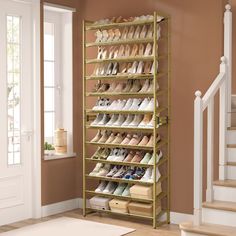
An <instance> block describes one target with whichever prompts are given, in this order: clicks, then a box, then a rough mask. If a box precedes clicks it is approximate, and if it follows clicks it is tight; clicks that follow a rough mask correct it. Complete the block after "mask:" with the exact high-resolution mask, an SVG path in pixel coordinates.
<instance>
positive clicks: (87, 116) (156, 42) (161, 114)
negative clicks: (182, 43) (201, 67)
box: [83, 12, 170, 228]
mask: <svg viewBox="0 0 236 236" xmlns="http://www.w3.org/2000/svg"><path fill="white" fill-rule="evenodd" d="M157 15H159V14H158V13H157V12H154V13H153V20H146V21H135V22H123V23H108V24H103V25H101V24H99V25H96V24H93V22H91V21H84V22H83V215H84V216H86V215H87V214H89V213H93V212H98V213H105V214H113V215H117V216H121V217H122V218H124V217H129V218H131V217H133V218H141V219H146V220H150V221H152V224H153V227H154V228H156V227H157V226H160V225H163V224H168V223H170V148H169V147H170V17H169V16H165V17H164V19H163V20H162V21H160V22H159V23H156V22H157ZM162 15H163V14H162ZM151 24H153V30H154V33H153V37H152V38H147V39H127V40H121V39H120V40H119V41H110V42H89V40H88V38H89V39H90V41H91V35H92V34H94V32H95V31H96V30H104V29H112V28H115V29H116V28H120V29H122V28H124V27H126V26H138V25H140V26H142V25H151ZM157 24H160V27H161V30H162V32H163V33H162V35H161V37H160V38H159V39H157V34H158V32H157ZM141 43H142V44H147V43H153V54H154V55H151V56H148V57H147V56H145V57H144V56H143V57H140V56H136V57H132V58H131V57H127V58H124V57H122V58H116V59H104V60H102V59H93V58H92V59H91V58H87V57H89V56H90V57H91V55H94V53H90V51H89V50H91V49H92V48H94V49H95V50H96V47H100V46H119V45H121V44H124V45H126V44H130V45H132V44H141ZM162 47H163V48H162ZM157 49H158V50H157ZM160 49H161V50H160ZM162 49H163V50H162ZM159 51H161V53H160V55H157V54H159ZM134 61H153V62H154V71H155V72H154V74H141V75H140V74H122V75H120V74H119V75H107V76H96V75H94V74H92V73H91V71H92V69H91V66H95V65H96V64H97V63H104V62H119V63H121V62H134ZM157 64H159V66H158V68H157ZM128 79H129V80H130V79H134V80H137V79H139V80H143V81H144V80H146V79H150V80H151V79H153V84H154V89H153V91H154V92H153V93H138V92H137V93H122V92H120V93H113V92H109V93H108V92H104V93H98V92H90V91H88V88H89V86H88V83H89V82H93V81H98V82H101V81H106V82H113V81H117V82H119V81H126V80H128ZM157 81H158V84H160V85H161V86H160V89H159V90H158V91H157V92H155V91H156V87H157ZM162 82H163V83H162ZM102 97H111V98H112V97H114V99H116V98H117V97H123V98H127V99H128V98H135V97H137V98H145V97H150V98H154V110H153V111H148V112H147V111H107V110H105V111H104V110H101V111H97V110H96V111H94V110H92V109H91V102H89V101H90V100H89V99H93V98H102ZM157 99H158V101H159V99H161V103H160V104H161V105H160V106H159V107H158V108H157V107H156V100H157ZM93 105H95V104H93ZM98 113H101V114H147V113H150V114H152V115H153V116H154V128H149V127H147V128H133V127H125V128H122V127H106V126H91V125H90V122H89V121H91V120H93V119H94V118H95V117H96V114H98ZM96 130H97V131H98V130H111V131H114V132H126V133H129V132H131V133H144V134H147V133H149V134H153V136H154V143H156V137H157V134H158V133H159V130H163V133H161V141H160V142H159V143H157V145H153V146H152V147H147V146H138V145H136V146H132V145H121V144H118V145H117V144H105V143H93V142H90V141H89V140H90V139H91V132H94V131H96ZM93 147H107V148H127V149H128V150H144V151H145V150H147V151H153V153H157V151H158V150H159V149H162V148H164V149H165V151H164V152H163V154H164V155H163V157H162V158H161V159H160V161H159V162H158V163H157V164H141V163H130V162H117V161H109V160H104V159H92V158H91V157H92V154H91V149H92V148H93ZM155 158H156V155H155ZM98 162H100V163H104V164H111V165H123V166H136V167H144V168H148V167H150V166H151V167H153V168H154V173H155V172H156V169H157V168H160V170H161V178H160V179H159V180H158V182H161V184H162V192H161V193H160V194H159V195H157V196H156V191H157V189H156V184H154V183H155V182H156V176H155V175H154V183H152V182H142V181H140V180H126V179H115V178H109V177H104V176H103V177H100V176H90V175H89V171H88V170H89V167H90V169H91V166H92V167H94V166H95V165H96V164H97V163H98ZM154 163H156V160H155V162H154ZM101 180H106V181H113V182H117V183H121V182H123V183H129V184H141V185H147V186H152V187H153V197H152V199H135V198H131V197H127V196H125V197H124V196H116V195H113V194H105V193H97V192H95V191H94V190H91V186H90V187H89V186H88V181H89V182H90V183H91V181H92V185H93V186H95V185H94V184H95V183H96V184H98V183H99V181H101ZM93 196H102V197H108V198H116V199H123V200H129V201H137V202H144V203H152V204H153V214H152V216H142V215H134V214H129V213H116V212H113V211H110V210H97V209H91V208H89V207H88V206H87V200H88V199H90V198H91V197H93ZM160 201H161V207H162V211H161V212H157V211H156V208H157V204H158V202H160Z"/></svg>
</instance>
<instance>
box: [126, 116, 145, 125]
mask: <svg viewBox="0 0 236 236" xmlns="http://www.w3.org/2000/svg"><path fill="white" fill-rule="evenodd" d="M142 120H143V115H135V117H134V119H133V121H132V122H131V123H129V125H128V126H129V127H130V126H132V127H138V125H139V124H140V122H141V121H142Z"/></svg>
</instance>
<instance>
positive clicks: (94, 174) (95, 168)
mask: <svg viewBox="0 0 236 236" xmlns="http://www.w3.org/2000/svg"><path fill="white" fill-rule="evenodd" d="M102 167H103V164H102V163H97V164H96V166H95V167H94V169H93V170H92V172H90V173H89V175H90V176H96V175H97V174H98V173H99V171H100V169H101V168H102Z"/></svg>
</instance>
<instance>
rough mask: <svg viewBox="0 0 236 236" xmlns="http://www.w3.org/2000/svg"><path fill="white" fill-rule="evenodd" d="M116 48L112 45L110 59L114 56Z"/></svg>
mask: <svg viewBox="0 0 236 236" xmlns="http://www.w3.org/2000/svg"><path fill="white" fill-rule="evenodd" d="M115 50H116V47H114V46H111V47H110V49H109V56H108V58H109V59H112V58H114V53H115Z"/></svg>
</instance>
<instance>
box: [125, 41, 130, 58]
mask: <svg viewBox="0 0 236 236" xmlns="http://www.w3.org/2000/svg"><path fill="white" fill-rule="evenodd" d="M130 50H131V49H130V45H128V44H127V45H126V46H125V55H124V56H125V57H129V56H130Z"/></svg>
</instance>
